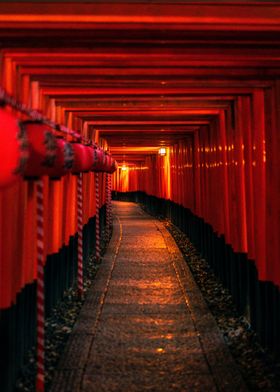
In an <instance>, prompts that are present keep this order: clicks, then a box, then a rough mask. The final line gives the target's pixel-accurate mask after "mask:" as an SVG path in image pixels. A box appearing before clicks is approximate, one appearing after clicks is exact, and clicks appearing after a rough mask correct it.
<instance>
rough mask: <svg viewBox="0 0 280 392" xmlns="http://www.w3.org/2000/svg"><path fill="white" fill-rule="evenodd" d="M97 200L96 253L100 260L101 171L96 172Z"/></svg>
mask: <svg viewBox="0 0 280 392" xmlns="http://www.w3.org/2000/svg"><path fill="white" fill-rule="evenodd" d="M95 200H96V215H95V219H96V221H95V255H96V259H97V260H100V216H99V214H100V195H99V173H95Z"/></svg>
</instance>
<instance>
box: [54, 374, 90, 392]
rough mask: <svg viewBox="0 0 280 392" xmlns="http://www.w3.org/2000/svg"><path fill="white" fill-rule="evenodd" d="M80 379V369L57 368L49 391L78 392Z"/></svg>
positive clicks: (81, 377)
mask: <svg viewBox="0 0 280 392" xmlns="http://www.w3.org/2000/svg"><path fill="white" fill-rule="evenodd" d="M82 379H83V371H82V370H58V371H56V373H55V375H54V379H53V383H52V387H51V390H50V392H80V391H81V383H82Z"/></svg>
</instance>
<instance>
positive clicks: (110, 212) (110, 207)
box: [108, 174, 113, 230]
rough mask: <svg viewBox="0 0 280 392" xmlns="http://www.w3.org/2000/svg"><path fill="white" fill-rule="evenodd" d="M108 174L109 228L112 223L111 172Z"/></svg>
mask: <svg viewBox="0 0 280 392" xmlns="http://www.w3.org/2000/svg"><path fill="white" fill-rule="evenodd" d="M108 175H109V227H110V230H111V227H112V223H113V216H112V174H108Z"/></svg>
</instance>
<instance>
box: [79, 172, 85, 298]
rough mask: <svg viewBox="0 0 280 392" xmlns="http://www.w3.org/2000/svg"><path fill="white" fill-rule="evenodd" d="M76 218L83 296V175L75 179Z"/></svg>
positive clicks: (80, 293) (81, 293) (80, 288)
mask: <svg viewBox="0 0 280 392" xmlns="http://www.w3.org/2000/svg"><path fill="white" fill-rule="evenodd" d="M77 220H78V295H79V296H80V297H82V296H83V292H84V286H83V284H84V281H83V175H82V173H80V174H79V176H78V181H77Z"/></svg>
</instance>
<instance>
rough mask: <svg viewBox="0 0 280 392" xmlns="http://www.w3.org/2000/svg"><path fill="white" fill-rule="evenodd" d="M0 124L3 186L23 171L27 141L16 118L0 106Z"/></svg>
mask: <svg viewBox="0 0 280 392" xmlns="http://www.w3.org/2000/svg"><path fill="white" fill-rule="evenodd" d="M0 124H1V127H0V151H1V169H0V188H4V187H6V186H9V185H11V184H12V183H13V182H15V181H16V180H17V179H18V178H19V176H20V174H22V173H23V170H24V166H25V164H26V160H27V157H28V143H27V140H26V136H25V132H24V130H23V129H22V128H21V126H20V125H19V123H18V121H17V119H16V118H15V117H14V116H13V115H12V114H10V113H9V112H7V111H6V110H5V109H3V108H0Z"/></svg>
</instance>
